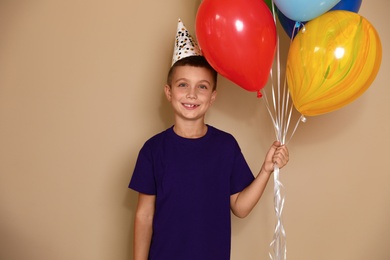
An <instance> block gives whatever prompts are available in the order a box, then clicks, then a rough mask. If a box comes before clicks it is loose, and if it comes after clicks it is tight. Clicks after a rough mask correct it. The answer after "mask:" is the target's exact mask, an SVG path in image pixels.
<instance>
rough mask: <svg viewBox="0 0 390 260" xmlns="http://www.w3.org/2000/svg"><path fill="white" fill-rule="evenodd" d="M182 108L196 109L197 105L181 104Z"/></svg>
mask: <svg viewBox="0 0 390 260" xmlns="http://www.w3.org/2000/svg"><path fill="white" fill-rule="evenodd" d="M183 106H184V107H186V108H197V107H198V106H199V105H196V104H188V103H183Z"/></svg>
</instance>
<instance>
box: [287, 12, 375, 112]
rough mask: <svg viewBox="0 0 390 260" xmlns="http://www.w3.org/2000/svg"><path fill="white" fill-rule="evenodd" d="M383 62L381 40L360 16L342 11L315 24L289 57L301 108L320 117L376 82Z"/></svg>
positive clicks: (292, 85) (290, 82)
mask: <svg viewBox="0 0 390 260" xmlns="http://www.w3.org/2000/svg"><path fill="white" fill-rule="evenodd" d="M381 59H382V45H381V42H380V38H379V35H378V33H377V31H376V30H375V28H374V27H373V26H372V25H371V24H370V22H369V21H367V20H366V19H365V18H364V17H362V16H360V15H359V14H357V13H353V12H348V11H339V10H337V11H331V12H328V13H325V14H323V15H321V16H319V17H317V18H315V19H313V20H311V21H309V22H308V23H307V24H306V25H305V29H304V30H301V31H300V32H299V33H298V34H297V36H296V37H295V38H294V40H293V42H292V43H291V46H290V50H289V54H288V57H287V71H286V76H287V83H288V87H289V90H290V94H291V98H292V100H293V103H294V106H295V108H296V109H297V110H298V111H299V112H300V113H301V114H303V115H306V116H316V115H320V114H325V113H328V112H331V111H334V110H336V109H339V108H341V107H343V106H345V105H347V104H349V103H350V102H352V101H354V100H355V99H356V98H358V97H359V96H360V95H361V94H363V93H364V92H365V91H366V90H367V88H368V87H369V86H370V85H371V83H372V82H373V81H374V79H375V77H376V75H377V73H378V71H379V67H380V64H381Z"/></svg>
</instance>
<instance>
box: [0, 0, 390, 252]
mask: <svg viewBox="0 0 390 260" xmlns="http://www.w3.org/2000/svg"><path fill="white" fill-rule="evenodd" d="M200 2H201V1H200V0H166V1H149V0H142V1H140V0H130V1H124V0H111V1H101V0H97V1H92V0H90V1H88V0H78V1H65V0H35V1H28V0H14V1H7V0H3V1H1V2H0V259H1V260H27V259H28V260H42V259H45V260H46V259H50V260H51V259H55V260H69V259H72V260H113V259H115V260H120V259H123V260H124V259H131V252H132V235H133V229H132V225H133V224H132V223H133V218H134V211H135V205H136V196H137V194H136V193H135V192H133V191H131V190H128V189H127V185H128V181H129V179H130V177H131V174H132V169H133V167H134V163H135V160H136V156H137V153H138V151H139V149H140V147H141V145H142V144H143V142H144V141H145V140H146V139H147V138H149V137H150V136H152V135H153V134H155V133H157V132H159V131H161V130H163V129H165V128H167V127H169V126H170V125H171V124H172V117H171V116H170V115H169V113H170V107H169V104H168V103H167V102H166V101H165V99H164V96H163V92H162V87H163V84H164V81H165V75H166V72H167V70H168V68H169V66H170V59H171V54H172V46H173V41H174V36H175V30H176V23H177V18H179V17H180V18H182V19H183V21H184V22H185V24H186V25H187V27H188V29H189V30H190V32H191V33H192V34H194V21H195V15H196V10H197V7H198V5H199V3H200ZM389 7H390V4H389V1H388V0H371V1H363V4H362V7H361V9H360V12H359V13H360V14H361V15H363V16H364V17H366V18H367V19H368V20H369V21H370V22H371V23H372V24H373V25H374V27H375V28H376V29H377V30H378V32H379V34H380V36H381V39H382V44H383V62H382V66H381V70H380V72H379V74H378V76H377V78H376V80H375V82H374V83H373V84H372V86H371V87H370V88H369V90H368V91H367V92H366V93H365V94H364V95H363V96H362V97H360V98H359V99H358V100H357V101H355V102H354V103H352V104H350V105H348V106H346V107H344V108H343V109H341V110H338V111H336V112H333V113H329V114H326V115H323V116H318V117H312V118H309V119H308V122H307V123H305V124H301V125H300V126H299V128H298V131H297V133H296V135H295V136H294V137H293V139H292V141H291V142H290V144H289V148H290V153H291V161H290V164H289V165H288V166H287V167H286V168H285V169H283V170H282V182H283V183H284V185H285V193H286V204H285V211H284V225H285V228H286V232H287V252H288V253H287V256H288V259H291V260H313V259H316V260H317V259H322V260H330V259H331V260H345V259H353V260H367V259H376V260H388V259H390V251H389V248H388V244H389V242H390V235H389V234H390V224H389V220H390V203H389V202H390V184H389V183H390V175H389V172H390V170H389V165H388V162H389V155H390V152H389V145H390V137H389V134H390V122H389V112H390V102H389V96H390V88H389V86H388V82H390V78H389V75H390V73H389V69H390V64H389V59H390V56H389V49H388V48H389V43H390V38H389V37H390V33H389V30H388V27H389V23H390V13H389V10H390V8H389ZM280 38H281V40H282V41H283V42H284V44H283V46H282V49H283V48H284V51H283V50H282V52H283V53H285V49H286V48H287V47H286V46H287V45H286V42H287V37H286V36H285V33H284V32H283V31H280ZM267 87H269V86H267ZM207 121H208V123H210V124H212V125H214V126H216V127H219V128H221V129H224V130H226V131H229V132H231V133H232V134H234V135H235V137H236V138H237V140H238V141H239V143H240V145H241V148H242V150H243V153H244V154H245V156H246V158H247V160H248V163H249V165H250V166H251V168H252V169H253V171H257V170H258V169H259V167H260V166H261V163H262V160H263V158H264V155H265V151H266V150H267V149H268V147H269V145H270V144H271V142H272V141H273V140H274V139H275V137H274V133H273V129H272V126H271V121H270V118H269V116H268V114H267V112H266V110H265V107H264V104H263V102H262V101H261V100H259V99H257V98H256V97H255V94H254V93H249V92H246V91H244V90H243V89H241V88H239V87H237V86H235V85H234V84H232V83H231V82H229V81H228V80H226V79H223V78H220V81H219V96H218V100H217V102H216V103H215V105H214V106H213V108H212V110H211V111H210V113H209V115H208V119H207ZM272 187H273V186H272V182H270V185H269V186H268V187H267V190H266V193H265V195H264V197H263V198H262V200H261V202H260V203H259V204H258V206H257V207H256V208H255V209H254V211H253V212H252V213H251V215H250V216H249V217H247V218H246V219H243V220H241V219H237V218H233V240H232V244H233V246H232V259H235V260H242V259H245V260H246V259H248V260H251V259H268V252H269V250H270V248H269V243H270V242H271V240H272V235H273V229H274V225H275V220H276V219H275V214H274V211H273V193H272Z"/></svg>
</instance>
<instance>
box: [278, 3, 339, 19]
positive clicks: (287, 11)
mask: <svg viewBox="0 0 390 260" xmlns="http://www.w3.org/2000/svg"><path fill="white" fill-rule="evenodd" d="M338 2H340V0H274V3H275V5H276V6H277V7H278V9H279V10H280V11H281V12H282V13H283V14H284V15H285V16H287V17H288V18H289V19H291V20H294V21H300V22H305V21H310V20H312V19H314V18H316V17H318V16H320V15H321V14H324V13H326V12H327V11H329V10H330V9H331V8H332V7H334V6H335V5H336V4H337V3H338Z"/></svg>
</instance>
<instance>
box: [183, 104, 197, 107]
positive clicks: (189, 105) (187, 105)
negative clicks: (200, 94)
mask: <svg viewBox="0 0 390 260" xmlns="http://www.w3.org/2000/svg"><path fill="white" fill-rule="evenodd" d="M184 106H185V107H195V105H191V104H184Z"/></svg>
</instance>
